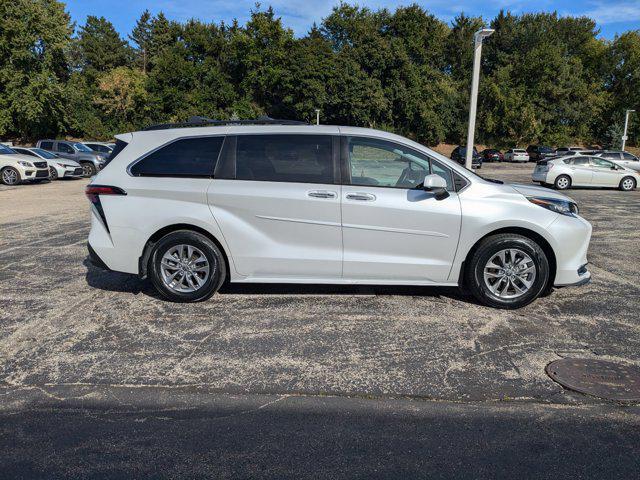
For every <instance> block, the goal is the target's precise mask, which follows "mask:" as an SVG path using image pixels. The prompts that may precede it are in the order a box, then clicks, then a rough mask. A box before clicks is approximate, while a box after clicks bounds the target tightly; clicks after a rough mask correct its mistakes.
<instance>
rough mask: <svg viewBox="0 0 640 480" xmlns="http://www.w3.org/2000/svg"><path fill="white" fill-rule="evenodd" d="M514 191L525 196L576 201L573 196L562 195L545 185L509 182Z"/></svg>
mask: <svg viewBox="0 0 640 480" xmlns="http://www.w3.org/2000/svg"><path fill="white" fill-rule="evenodd" d="M509 186H510V187H512V188H513V189H514V190H515V191H516V192H518V193H520V194H522V195H524V196H525V197H546V198H556V199H558V200H566V201H569V202H573V203H578V202H576V201H575V200H574V199H573V198H571V197H568V196H566V195H563V194H562V193H558V192H555V191H553V190H550V189H548V188H545V187H536V186H534V185H522V184H520V183H512V184H509Z"/></svg>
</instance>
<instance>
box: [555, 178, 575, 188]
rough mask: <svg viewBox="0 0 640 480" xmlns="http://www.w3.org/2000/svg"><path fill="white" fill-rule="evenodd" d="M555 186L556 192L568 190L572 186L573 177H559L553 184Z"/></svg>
mask: <svg viewBox="0 0 640 480" xmlns="http://www.w3.org/2000/svg"><path fill="white" fill-rule="evenodd" d="M553 186H554V188H555V189H556V190H566V189H567V188H569V187H570V186H571V177H570V176H569V175H559V176H558V178H556V180H555V182H553Z"/></svg>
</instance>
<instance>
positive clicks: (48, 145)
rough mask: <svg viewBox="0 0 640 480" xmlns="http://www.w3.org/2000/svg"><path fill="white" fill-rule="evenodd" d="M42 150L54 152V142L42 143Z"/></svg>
mask: <svg viewBox="0 0 640 480" xmlns="http://www.w3.org/2000/svg"><path fill="white" fill-rule="evenodd" d="M40 148H44V149H45V150H53V142H40Z"/></svg>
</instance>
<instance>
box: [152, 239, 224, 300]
mask: <svg viewBox="0 0 640 480" xmlns="http://www.w3.org/2000/svg"><path fill="white" fill-rule="evenodd" d="M148 271H149V277H150V278H151V281H152V283H153V285H154V286H155V287H156V289H157V290H158V292H160V293H161V294H162V295H163V296H164V297H165V298H167V299H168V300H171V301H174V302H200V301H202V300H206V299H208V298H209V297H211V296H212V295H213V294H214V293H216V292H217V291H218V289H219V288H220V287H221V286H222V283H223V282H224V280H225V278H226V276H227V271H226V264H225V261H224V257H223V255H222V253H221V252H220V249H219V248H218V247H217V246H216V244H215V243H214V242H212V241H211V240H210V239H209V238H207V237H206V236H204V235H202V234H200V233H197V232H193V231H191V230H178V231H176V232H172V233H169V234H167V235H165V236H164V237H162V238H161V239H160V240H159V241H158V242H157V243H156V244H155V245H154V246H153V250H152V251H151V255H150V258H149V268H148Z"/></svg>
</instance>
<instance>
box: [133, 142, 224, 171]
mask: <svg viewBox="0 0 640 480" xmlns="http://www.w3.org/2000/svg"><path fill="white" fill-rule="evenodd" d="M223 140H224V137H197V138H183V139H180V140H176V141H175V142H171V143H169V144H168V145H165V146H163V147H160V148H159V149H158V150H156V151H154V152H152V153H150V154H149V155H147V156H146V157H144V158H143V159H142V160H139V161H138V162H136V163H134V164H133V165H132V166H131V168H130V169H129V171H130V172H131V174H132V175H133V176H136V177H212V176H213V171H214V169H215V168H216V163H217V161H218V155H220V150H221V149H222V142H223Z"/></svg>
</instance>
